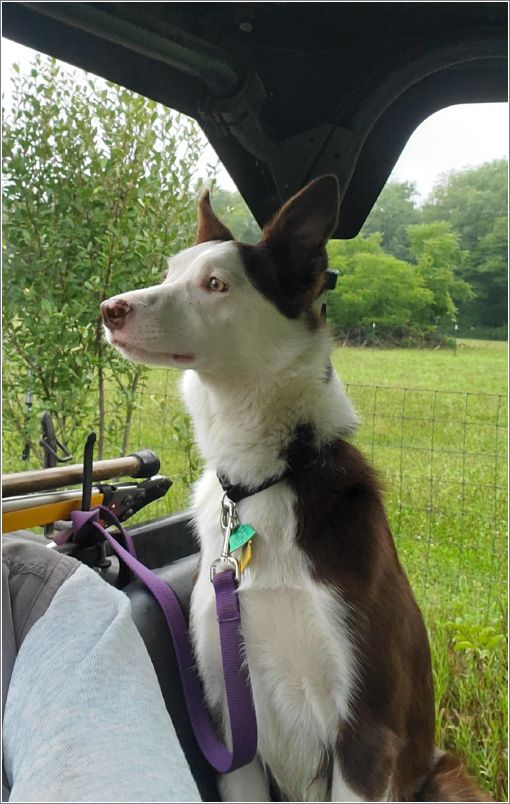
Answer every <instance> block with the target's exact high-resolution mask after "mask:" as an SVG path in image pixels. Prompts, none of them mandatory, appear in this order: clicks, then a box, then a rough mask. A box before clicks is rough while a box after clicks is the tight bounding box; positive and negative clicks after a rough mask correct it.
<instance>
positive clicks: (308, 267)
mask: <svg viewBox="0 0 510 804" xmlns="http://www.w3.org/2000/svg"><path fill="white" fill-rule="evenodd" d="M338 211H339V191H338V182H337V179H336V177H335V176H323V177H322V178H320V179H316V180H315V181H313V182H311V183H310V184H309V185H307V187H305V188H304V189H303V190H301V192H299V193H298V194H297V195H295V196H293V197H292V198H291V199H290V200H289V201H287V203H286V204H285V205H284V206H283V207H282V209H281V210H280V211H279V212H278V213H277V215H276V216H275V217H274V219H273V220H272V221H271V222H270V223H269V224H268V225H267V226H265V227H264V230H263V233H262V238H261V240H260V242H259V243H257V244H255V245H248V244H245V243H239V242H237V241H235V239H234V237H233V235H232V234H231V232H230V231H229V230H228V229H227V228H226V227H225V226H224V225H223V224H222V223H221V221H219V220H218V218H217V217H216V215H215V214H214V212H213V210H212V207H211V204H210V200H209V194H208V193H205V194H204V195H203V196H202V198H201V200H200V203H199V221H198V229H197V238H196V243H195V245H193V246H192V247H191V248H188V249H185V250H184V251H181V252H180V253H179V254H176V255H175V256H174V257H171V258H170V259H169V261H168V271H167V274H166V278H165V279H164V281H163V282H162V283H161V284H160V285H156V286H153V287H149V288H146V289H144V290H134V291H130V292H127V293H123V294H122V295H120V296H115V297H113V298H111V299H108V300H107V301H104V302H103V303H102V305H101V313H102V316H103V321H104V324H105V332H106V337H107V339H108V341H109V343H111V344H112V345H113V346H115V347H116V348H117V349H118V350H119V351H120V352H121V353H122V354H123V355H124V356H125V357H127V358H128V359H130V360H133V361H136V362H141V363H145V364H148V365H154V366H167V367H170V366H179V367H181V368H194V369H196V370H197V371H202V372H207V371H211V372H218V371H224V370H225V365H228V367H229V368H231V369H232V370H234V371H235V370H239V369H240V368H241V367H244V368H245V369H246V368H247V364H248V365H249V364H250V363H253V364H256V363H260V364H261V365H262V364H263V365H265V368H266V370H268V369H269V370H270V369H271V366H273V368H276V367H277V365H281V364H283V363H285V362H286V361H288V359H292V357H293V354H294V352H295V353H296V354H297V351H298V344H299V342H300V341H302V340H303V338H304V337H305V335H308V336H309V334H310V331H311V330H313V329H314V328H315V329H316V328H317V327H318V326H319V318H318V314H317V313H316V311H315V308H314V303H315V301H316V299H317V297H318V296H319V294H320V292H321V290H322V287H323V283H324V277H325V274H324V271H325V269H326V267H327V255H326V248H325V246H326V242H327V240H328V238H329V237H330V235H331V234H332V232H333V231H334V230H335V228H336V225H337V221H338ZM271 355H274V356H278V357H279V362H278V361H277V360H273V363H271ZM254 367H255V365H254Z"/></svg>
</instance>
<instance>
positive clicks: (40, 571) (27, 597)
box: [2, 536, 79, 801]
mask: <svg viewBox="0 0 510 804" xmlns="http://www.w3.org/2000/svg"><path fill="white" fill-rule="evenodd" d="M78 567H79V562H78V561H76V560H75V559H73V558H70V557H69V556H65V555H62V554H61V553H57V552H55V551H54V550H51V549H49V548H48V547H47V546H46V544H45V543H43V542H40V541H39V540H36V539H35V538H32V539H30V540H28V539H25V538H24V537H23V538H17V537H15V536H7V537H4V538H3V539H2V722H3V716H4V711H5V702H6V699H7V693H8V690H9V684H10V681H11V677H12V671H13V667H14V663H15V661H16V657H17V655H18V652H19V649H20V647H21V645H22V644H23V641H24V639H25V637H26V635H27V634H28V633H29V631H30V629H31V628H32V626H33V625H34V623H36V622H37V620H39V618H40V617H42V616H43V614H44V613H45V612H46V610H47V609H48V607H49V605H50V603H51V601H52V600H53V598H54V596H55V594H56V592H57V591H58V589H59V588H60V587H61V585H62V584H63V583H64V582H65V581H66V580H67V578H69V577H70V576H71V575H72V574H73V573H74V572H75V571H76V569H77V568H78ZM8 798H9V785H8V782H7V778H6V776H5V771H4V766H3V763H2V800H3V801H7V800H8Z"/></svg>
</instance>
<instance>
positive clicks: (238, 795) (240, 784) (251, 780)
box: [218, 757, 271, 801]
mask: <svg viewBox="0 0 510 804" xmlns="http://www.w3.org/2000/svg"><path fill="white" fill-rule="evenodd" d="M218 787H219V789H220V795H221V799H222V801H271V794H270V792H269V784H268V781H267V778H266V774H265V773H264V768H263V767H262V763H261V761H260V759H259V758H258V757H255V759H253V760H252V761H251V762H250V763H249V765H245V766H244V768H239V770H235V771H232V773H225V774H224V775H223V776H220V778H219V781H218Z"/></svg>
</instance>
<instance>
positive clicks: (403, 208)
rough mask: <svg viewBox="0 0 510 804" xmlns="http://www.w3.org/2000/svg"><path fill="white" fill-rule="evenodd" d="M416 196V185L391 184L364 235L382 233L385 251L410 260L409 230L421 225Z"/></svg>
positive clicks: (380, 198)
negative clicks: (408, 228) (418, 224)
mask: <svg viewBox="0 0 510 804" xmlns="http://www.w3.org/2000/svg"><path fill="white" fill-rule="evenodd" d="M415 196H416V185H415V184H413V183H412V182H408V181H405V182H393V181H390V182H388V184H386V186H385V187H384V189H383V190H382V192H381V194H380V196H379V198H378V199H377V201H376V202H375V204H374V206H373V208H372V211H371V212H370V215H369V216H368V218H367V220H366V222H365V225H364V226H363V229H362V231H361V233H362V235H370V234H373V233H374V232H380V233H381V235H382V241H381V245H382V247H383V249H384V251H385V252H387V253H388V254H393V256H394V257H397V258H398V259H400V260H409V258H410V256H411V255H410V251H409V242H408V239H407V227H408V226H410V225H411V224H415V223H419V222H420V210H419V209H418V208H417V207H416V205H415V201H414V199H415Z"/></svg>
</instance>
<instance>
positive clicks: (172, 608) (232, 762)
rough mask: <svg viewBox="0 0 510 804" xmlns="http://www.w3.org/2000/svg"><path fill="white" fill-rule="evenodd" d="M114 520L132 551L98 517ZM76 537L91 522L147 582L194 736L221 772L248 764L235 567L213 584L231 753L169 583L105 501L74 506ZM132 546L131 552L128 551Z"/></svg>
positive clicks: (253, 725)
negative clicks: (143, 557) (137, 549)
mask: <svg viewBox="0 0 510 804" xmlns="http://www.w3.org/2000/svg"><path fill="white" fill-rule="evenodd" d="M100 516H101V519H103V520H104V521H105V522H108V524H111V525H115V526H116V527H117V528H118V529H119V530H120V532H121V533H122V535H123V536H124V538H125V539H126V544H127V545H128V547H129V550H126V549H125V548H124V547H122V545H120V544H119V543H118V542H117V540H116V539H114V537H113V536H112V534H111V533H109V532H108V531H107V530H106V529H105V528H103V527H102V525H101V523H100V522H99V518H100ZM71 519H72V523H73V533H74V534H75V536H76V535H77V534H78V533H79V532H80V530H81V529H82V528H84V527H93V528H95V529H96V530H98V531H99V532H100V533H101V535H102V536H104V538H105V539H107V540H108V542H109V543H110V545H111V547H112V548H113V550H114V551H115V552H116V553H117V555H118V557H119V558H120V559H121V560H122V561H124V563H125V564H126V565H127V566H128V567H129V569H130V570H132V572H133V573H134V574H135V575H136V576H137V578H139V579H140V580H141V581H142V583H144V584H145V586H146V587H147V589H148V590H149V592H150V593H151V594H152V595H153V597H154V598H155V599H156V601H157V602H158V603H159V605H160V607H161V610H162V611H163V614H164V616H165V619H166V622H167V624H168V628H169V630H170V634H171V636H172V642H173V646H174V650H175V655H176V658H177V663H178V666H179V673H180V676H181V682H182V687H183V690H184V697H185V700H186V706H187V708H188V713H189V716H190V720H191V725H192V728H193V732H194V734H195V737H196V740H197V742H198V744H199V746H200V748H201V750H202V753H203V754H204V756H205V758H206V759H207V761H208V762H209V763H210V764H211V765H212V766H213V767H214V768H216V770H217V771H219V772H220V773H229V772H230V771H233V770H236V769H237V768H240V767H242V766H243V765H247V764H248V763H249V762H251V760H252V759H253V758H254V756H255V754H256V752H257V721H256V718H255V710H254V707H253V699H252V694H251V687H250V680H249V675H248V670H247V668H246V666H245V664H244V666H243V662H242V658H241V657H242V639H241V629H240V621H241V618H240V612H239V599H238V596H237V591H236V580H235V573H234V570H233V569H225V570H224V571H222V572H216V573H215V574H214V575H213V577H212V583H213V586H214V591H215V594H216V615H217V619H218V625H219V633H220V644H221V655H222V659H223V673H224V678H225V688H226V692H227V705H228V712H229V717H230V729H231V733H232V746H233V750H232V753H231V752H230V751H229V750H228V749H227V748H226V747H225V746H224V745H223V743H222V742H221V741H220V740H219V739H218V737H217V735H216V733H215V731H214V729H213V726H212V724H211V720H210V717H209V714H208V712H207V709H206V707H205V702H204V699H203V691H202V686H201V684H200V680H199V678H198V675H197V672H196V670H195V661H194V658H193V654H192V652H191V647H190V643H189V638H188V629H187V624H186V621H185V619H184V615H183V613H182V609H181V606H180V604H179V601H178V599H177V597H176V596H175V593H174V592H173V590H172V589H170V587H168V586H167V584H166V583H165V582H164V581H163V580H161V578H158V576H157V575H155V574H154V573H153V572H151V570H149V569H147V567H145V566H144V565H143V564H142V563H141V562H140V561H138V559H137V558H136V557H135V555H134V547H133V544H132V541H131V538H130V537H129V536H128V535H127V534H126V533H125V531H124V529H123V528H122V525H121V524H120V522H119V521H118V519H117V517H116V516H115V514H114V513H113V512H112V511H110V510H109V509H108V508H105V507H104V506H102V505H101V506H99V507H98V508H94V509H93V510H92V511H72V512H71ZM130 551H131V552H130Z"/></svg>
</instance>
